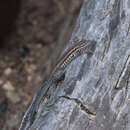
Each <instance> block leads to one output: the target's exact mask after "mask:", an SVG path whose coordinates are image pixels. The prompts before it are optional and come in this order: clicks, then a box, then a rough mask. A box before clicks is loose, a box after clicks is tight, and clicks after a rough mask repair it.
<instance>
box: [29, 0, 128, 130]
mask: <svg viewBox="0 0 130 130" xmlns="http://www.w3.org/2000/svg"><path fill="white" fill-rule="evenodd" d="M81 39H89V40H94V41H96V48H95V51H94V54H93V55H92V56H91V57H89V56H88V55H87V54H83V55H82V56H79V57H78V58H76V59H75V60H73V62H72V63H71V64H69V66H68V68H67V72H66V75H65V79H64V81H63V82H61V83H60V84H58V86H57V88H54V90H53V91H52V93H51V97H53V96H54V95H56V97H59V98H58V100H57V101H56V102H55V104H52V105H50V106H48V105H46V103H43V102H42V103H41V105H40V107H39V110H38V113H37V115H36V119H35V120H34V122H33V124H32V126H31V128H30V130H130V82H129V81H130V0H86V1H84V4H83V6H82V9H81V13H80V16H79V19H78V22H77V25H76V27H75V30H74V32H73V35H72V39H71V41H70V43H69V44H68V46H67V48H69V47H70V46H72V45H74V44H76V43H77V41H80V40H81ZM67 48H66V49H65V51H67ZM65 51H64V52H65ZM61 96H62V97H61ZM51 99H52V98H50V100H51ZM87 109H89V110H90V111H91V112H93V113H95V115H91V114H88V111H87Z"/></svg>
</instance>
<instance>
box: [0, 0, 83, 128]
mask: <svg viewBox="0 0 130 130" xmlns="http://www.w3.org/2000/svg"><path fill="white" fill-rule="evenodd" d="M82 2H83V0H1V1H0V129H1V130H17V129H18V128H19V125H20V122H21V120H22V117H23V115H24V112H25V111H26V109H27V107H28V105H29V104H30V102H31V100H32V98H33V96H34V94H35V92H36V90H37V89H38V88H39V86H40V83H41V82H42V81H44V80H46V79H47V77H48V76H49V74H50V72H51V70H52V68H53V67H54V65H55V63H56V60H57V58H58V57H59V55H60V53H61V52H62V50H63V49H64V47H65V46H66V44H67V43H68V41H69V39H70V38H71V33H72V30H73V28H74V26H75V23H76V19H77V17H78V14H79V11H80V7H81V5H82Z"/></svg>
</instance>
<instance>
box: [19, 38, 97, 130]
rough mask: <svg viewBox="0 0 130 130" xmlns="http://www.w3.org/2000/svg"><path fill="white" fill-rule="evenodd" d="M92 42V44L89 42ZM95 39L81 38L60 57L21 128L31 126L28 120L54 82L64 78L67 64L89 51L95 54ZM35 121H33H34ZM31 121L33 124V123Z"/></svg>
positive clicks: (34, 100)
mask: <svg viewBox="0 0 130 130" xmlns="http://www.w3.org/2000/svg"><path fill="white" fill-rule="evenodd" d="M89 43H90V44H89ZM95 43H96V42H95V41H91V40H81V41H79V42H78V43H77V44H75V45H73V46H72V47H71V48H70V49H69V50H68V51H67V52H66V53H65V54H64V55H63V56H62V57H61V58H60V59H59V62H58V63H57V64H56V67H55V68H54V70H53V71H52V73H51V75H50V77H49V79H48V80H47V81H45V82H44V83H43V84H42V85H41V87H40V88H39V89H38V91H37V93H36V94H35V96H34V98H33V100H32V103H31V105H30V106H29V108H28V110H27V111H26V113H25V115H24V117H23V120H22V123H21V126H20V128H19V130H27V129H28V127H29V126H26V125H27V122H28V121H30V120H33V118H34V116H35V114H36V110H37V108H38V106H39V104H40V102H41V100H42V98H44V97H45V96H46V94H47V92H48V90H49V88H50V87H51V86H52V84H53V83H54V84H56V83H57V82H59V81H61V80H63V79H64V76H65V72H66V68H67V66H68V65H69V64H70V63H71V62H72V61H73V60H74V59H75V58H76V57H78V56H80V55H81V54H83V53H89V54H93V50H92V49H93V47H94V46H95ZM91 44H93V45H94V46H93V45H92V46H91V47H92V48H91V49H90V48H89V45H91ZM32 123H33V121H32ZM32 123H31V124H32Z"/></svg>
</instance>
